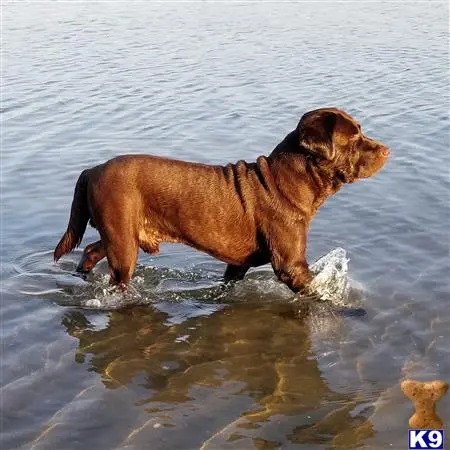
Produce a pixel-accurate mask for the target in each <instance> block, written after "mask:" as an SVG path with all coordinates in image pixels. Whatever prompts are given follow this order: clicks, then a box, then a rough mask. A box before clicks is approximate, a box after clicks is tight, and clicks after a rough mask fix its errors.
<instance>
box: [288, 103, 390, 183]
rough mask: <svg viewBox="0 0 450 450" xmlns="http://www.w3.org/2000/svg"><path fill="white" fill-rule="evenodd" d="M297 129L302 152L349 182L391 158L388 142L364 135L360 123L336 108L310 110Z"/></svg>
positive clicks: (363, 176)
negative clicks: (381, 141) (329, 167)
mask: <svg viewBox="0 0 450 450" xmlns="http://www.w3.org/2000/svg"><path fill="white" fill-rule="evenodd" d="M296 131H297V136H298V145H299V146H300V151H301V152H302V153H303V154H306V155H310V156H312V157H314V158H316V159H317V160H318V161H319V164H323V165H326V166H331V167H332V168H333V169H335V170H336V171H337V172H338V173H339V175H340V176H341V177H342V178H343V180H344V181H345V182H347V183H352V182H354V181H356V180H358V179H359V178H368V177H370V176H372V175H374V174H375V173H376V172H378V171H379V170H380V169H381V168H382V167H383V165H384V163H385V162H386V160H387V158H388V157H389V153H390V152H389V149H388V148H387V147H386V146H385V145H383V144H381V143H380V142H377V141H375V140H373V139H370V138H368V137H367V136H365V135H364V134H363V133H362V131H361V126H360V125H359V123H358V122H357V121H356V120H355V119H353V117H351V116H350V115H349V114H347V113H345V112H344V111H341V110H339V109H337V108H321V109H317V110H314V111H310V112H307V113H306V114H305V115H304V116H303V117H302V118H301V119H300V122H299V124H298V127H297V130H296Z"/></svg>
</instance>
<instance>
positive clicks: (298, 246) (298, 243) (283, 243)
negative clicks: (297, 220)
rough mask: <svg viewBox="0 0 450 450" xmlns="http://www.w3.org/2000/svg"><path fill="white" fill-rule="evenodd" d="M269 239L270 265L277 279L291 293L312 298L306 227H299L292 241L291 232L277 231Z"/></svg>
mask: <svg viewBox="0 0 450 450" xmlns="http://www.w3.org/2000/svg"><path fill="white" fill-rule="evenodd" d="M273 236H274V237H275V238H273V237H272V239H271V252H272V257H271V263H272V267H273V270H274V272H275V274H276V276H277V277H278V279H279V280H280V281H281V282H283V283H284V284H286V285H287V286H288V287H289V288H290V289H291V290H292V291H293V292H295V293H296V294H300V295H302V296H303V295H307V296H314V297H316V296H317V294H316V293H315V292H314V290H313V289H311V287H310V285H311V281H312V279H313V277H312V274H311V272H310V270H309V266H308V263H307V262H306V236H307V233H306V227H305V228H302V227H299V229H298V230H297V234H296V236H295V238H294V239H292V231H291V230H286V229H278V230H276V232H275V233H274V234H273Z"/></svg>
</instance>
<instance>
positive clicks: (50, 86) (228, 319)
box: [0, 2, 450, 450]
mask: <svg viewBox="0 0 450 450" xmlns="http://www.w3.org/2000/svg"><path fill="white" fill-rule="evenodd" d="M2 11H3V44H4V47H3V105H2V106H3V110H2V125H3V134H2V167H1V169H2V171H1V175H2V177H1V178H2V236H1V238H2V253H1V256H2V280H3V281H2V291H1V293H2V308H1V320H2V328H1V333H2V356H1V362H2V388H1V400H2V413H1V418H2V430H1V442H0V447H1V448H2V449H52V450H53V449H58V450H65V449H67V450H69V449H87V448H89V449H197V448H202V449H210V448H211V449H213V448H215V449H227V448H233V449H253V448H255V449H275V448H283V449H284V448H298V449H312V450H315V449H330V448H336V449H338V448H339V449H347V448H356V447H362V448H366V449H380V448H395V449H403V448H406V447H407V441H406V439H407V438H406V430H407V420H408V417H409V416H410V415H411V413H412V407H411V403H410V402H409V400H408V399H406V397H404V396H403V395H402V393H401V392H400V389H399V381H400V380H401V379H402V378H404V377H413V378H417V379H424V380H425V379H435V378H443V379H447V381H450V375H449V374H450V350H449V349H450V313H449V304H450V303H449V301H450V281H449V280H450V277H449V229H450V214H449V213H450V206H449V205H450V198H449V195H450V194H449V193H450V190H449V188H450V186H449V184H450V183H449V175H450V174H449V167H450V157H449V69H448V67H449V57H448V38H449V36H448V5H447V3H446V2H441V3H439V2H435V3H426V2H414V3H413V2H408V3H406V2H405V3H398V2H396V3H388V2H386V3H381V2H379V3H374V2H371V3H364V2H358V3H356V2H346V3H337V2H336V3H331V2H327V3H286V4H278V3H258V4H255V3H252V4H237V3H223V2H220V3H207V2H203V3H167V4H166V3H153V4H147V3H144V2H134V3H132V2H108V3H106V2H80V3H78V2H76V3H75V2H61V3H55V2H28V3H21V2H12V3H10V2H6V3H4V4H3V6H2ZM331 105H334V106H338V107H341V108H343V109H345V110H347V111H349V112H350V113H351V114H353V115H354V116H355V117H356V118H357V119H358V120H359V121H360V122H361V123H362V126H363V129H364V130H365V131H366V132H367V134H368V135H369V136H373V137H375V138H377V139H379V140H381V141H383V142H385V143H386V144H387V145H388V146H389V147H390V148H391V150H392V157H391V159H390V161H389V163H388V164H387V165H386V167H385V169H384V170H383V171H382V172H381V173H380V174H379V175H378V176H377V177H375V178H373V179H370V180H366V181H363V182H360V183H356V184H353V185H351V186H347V187H345V188H344V189H343V190H342V191H341V192H339V193H338V194H337V196H336V197H334V198H332V199H330V200H329V201H328V202H327V203H326V204H325V205H324V207H323V208H322V209H321V210H320V212H319V214H318V216H317V217H316V219H315V220H314V222H313V223H312V225H311V233H310V241H309V249H308V253H309V259H310V261H314V260H316V259H317V258H318V257H319V256H321V255H323V254H325V253H327V252H329V251H330V250H332V249H333V248H336V247H343V248H344V249H346V251H347V256H348V257H349V258H350V262H349V276H350V278H351V280H352V283H353V285H354V286H355V287H356V286H357V287H358V291H359V292H360V294H359V297H360V298H359V302H360V305H359V308H358V311H359V312H360V313H358V314H354V311H353V313H352V310H345V309H344V310H342V309H341V310H336V309H335V308H333V309H332V308H328V307H325V306H318V305H316V306H313V307H312V308H311V310H310V311H309V313H308V314H299V311H298V304H296V303H295V302H292V299H293V297H292V295H291V294H290V292H289V291H288V290H287V289H286V288H285V287H284V286H281V285H280V284H279V283H278V282H277V281H276V280H275V279H274V276H273V274H272V272H271V270H270V268H268V267H267V268H266V267H263V268H261V269H259V270H255V271H253V272H251V273H249V275H248V276H247V278H246V279H245V280H244V281H242V282H240V283H238V284H237V285H236V286H234V287H233V288H232V289H228V290H223V289H222V288H221V285H220V277H221V274H222V272H223V270H224V264H223V263H221V262H219V261H216V260H214V259H212V258H210V257H208V256H206V255H204V254H201V253H198V252H195V251H193V250H191V249H188V248H186V247H183V246H176V245H165V246H163V249H162V250H163V251H162V252H161V255H160V256H156V257H152V258H150V257H148V256H144V255H141V258H140V265H139V267H138V269H137V271H136V274H135V277H134V279H133V283H132V289H131V292H130V293H129V294H128V297H126V298H124V297H121V296H118V295H117V294H111V293H110V292H108V290H107V277H106V274H107V267H106V265H105V264H104V263H101V264H100V265H99V267H98V269H97V270H96V271H95V272H94V273H93V274H92V275H91V276H90V277H89V279H88V280H87V281H83V280H82V279H80V278H77V277H74V276H73V275H72V272H73V270H74V268H75V266H76V263H77V261H78V258H79V257H80V254H81V250H77V251H76V252H74V253H72V254H70V255H68V256H67V257H65V258H63V259H62V260H61V262H60V263H58V264H57V265H55V264H53V262H52V258H51V256H52V250H53V249H54V247H55V244H56V243H57V241H58V240H59V237H60V235H61V233H62V232H63V230H64V229H65V226H66V223H67V218H68V212H69V208H70V203H71V200H72V193H73V188H74V184H75V181H76V178H77V177H78V174H79V172H80V171H81V170H82V169H84V168H86V167H89V166H91V165H93V164H96V163H100V162H103V161H104V160H105V159H107V158H110V157H113V156H115V155H118V154H121V153H125V152H132V153H153V154H160V155H166V156H172V157H177V158H183V159H187V160H191V161H200V162H206V163H226V162H232V161H236V160H238V159H246V160H249V161H251V160H254V159H255V158H256V157H257V156H258V155H260V154H267V153H269V152H270V151H271V150H272V149H273V148H274V146H275V145H276V144H277V143H278V142H279V141H280V140H281V139H282V138H283V137H284V136H285V135H286V134H287V133H288V132H289V131H291V130H292V129H293V128H294V127H295V126H296V124H297V122H298V120H299V118H300V116H301V115H302V114H303V113H304V112H306V111H308V110H310V109H312V108H316V107H320V106H331ZM94 240H96V233H95V231H94V230H92V229H90V230H89V231H88V233H87V234H86V235H85V240H84V242H83V245H82V247H83V246H84V245H85V244H86V243H88V242H92V241H94ZM80 305H83V307H81V306H80ZM123 305H130V306H129V307H128V308H123V307H122V308H119V309H113V308H115V307H117V306H123ZM99 306H100V307H101V308H103V309H98V307H99ZM361 311H362V312H363V313H361ZM438 410H439V413H440V415H441V416H442V418H443V419H444V421H446V422H447V423H450V395H447V398H444V399H443V400H442V401H441V402H440V403H439V407H438Z"/></svg>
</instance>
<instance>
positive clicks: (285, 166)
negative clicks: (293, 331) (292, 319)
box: [54, 108, 389, 294]
mask: <svg viewBox="0 0 450 450" xmlns="http://www.w3.org/2000/svg"><path fill="white" fill-rule="evenodd" d="M388 156H389V150H388V149H387V147H385V146H384V145H383V144H381V143H379V142H377V141H374V140H372V139H370V138H368V137H367V136H365V135H364V134H363V133H362V131H361V127H360V125H359V124H358V122H356V120H355V119H353V118H352V117H351V116H350V115H348V114H347V113H345V112H344V111H342V110H339V109H337V108H322V109H317V110H314V111H310V112H308V113H306V114H305V115H304V116H303V117H302V118H301V120H300V122H299V124H298V126H297V128H296V129H295V130H294V131H292V132H291V133H289V134H288V135H287V136H286V137H285V139H284V140H283V141H282V142H281V143H280V144H278V145H277V147H276V148H275V149H274V150H273V152H272V153H271V154H270V155H269V156H267V157H265V156H260V157H258V158H257V160H256V162H253V163H247V162H245V161H238V162H237V163H236V164H228V165H226V166H218V165H205V164H197V163H191V162H184V161H178V160H173V159H167V158H162V157H157V156H150V155H124V156H119V157H117V158H114V159H112V160H110V161H107V162H105V163H104V164H101V165H98V166H96V167H93V168H91V169H87V170H84V171H83V172H82V173H81V175H80V177H79V178H78V182H77V184H76V187H75V193H74V198H73V202H72V209H71V212H70V220H69V224H68V227H67V231H66V232H65V233H64V235H63V237H62V238H61V240H60V242H59V244H58V245H57V247H56V249H55V252H54V259H55V261H58V259H59V258H61V256H63V255H65V254H66V253H68V252H70V251H72V250H73V249H74V248H75V247H77V246H78V245H79V244H80V243H81V240H82V238H83V234H84V232H85V230H86V226H87V223H88V221H89V222H90V224H91V225H92V226H93V227H95V228H96V229H97V230H98V231H99V233H100V237H101V239H100V240H99V241H97V242H95V243H93V244H90V245H88V246H87V247H86V249H85V250H84V254H83V256H82V258H81V261H80V264H79V266H78V268H77V270H78V271H79V272H88V271H90V270H91V269H92V268H93V267H94V266H95V264H96V263H97V262H98V261H100V260H101V259H102V258H104V257H105V256H106V257H107V259H108V264H109V269H110V281H111V283H112V284H115V285H120V286H121V287H122V288H123V287H125V286H126V285H127V284H128V282H129V281H130V279H131V277H132V275H133V271H134V268H135V266H136V262H137V258H138V253H139V248H141V249H142V250H144V251H145V252H147V253H150V254H155V253H157V252H158V251H159V244H160V242H179V243H183V244H187V245H189V246H191V247H194V248H196V249H198V250H201V251H204V252H206V253H208V254H210V255H211V256H214V257H215V258H218V259H220V260H221V261H224V262H226V263H227V264H228V266H227V268H226V270H225V276H224V277H225V280H226V281H230V280H240V279H242V278H243V277H244V275H245V273H246V272H247V270H248V269H249V268H250V267H257V266H260V265H263V264H267V263H269V262H270V263H271V264H272V267H273V269H274V271H275V273H276V275H277V276H278V279H279V280H281V281H282V282H284V283H285V284H286V285H287V286H289V288H291V289H292V290H293V291H294V292H299V293H301V294H306V293H309V292H308V285H309V283H310V282H311V280H312V277H311V274H310V271H309V268H308V263H307V262H306V257H305V250H306V242H307V233H308V227H309V223H310V221H311V219H312V218H313V217H314V215H315V214H316V211H317V209H318V208H319V207H320V206H321V205H322V203H323V202H324V201H325V199H326V198H327V197H330V196H331V195H333V194H334V193H335V192H337V191H338V190H339V189H340V188H341V187H342V186H343V185H344V184H345V183H353V182H354V181H356V180H358V179H360V178H367V177H370V176H372V175H373V174H375V173H376V172H378V171H379V170H380V169H381V167H382V166H383V165H384V163H385V162H386V160H387V158H388Z"/></svg>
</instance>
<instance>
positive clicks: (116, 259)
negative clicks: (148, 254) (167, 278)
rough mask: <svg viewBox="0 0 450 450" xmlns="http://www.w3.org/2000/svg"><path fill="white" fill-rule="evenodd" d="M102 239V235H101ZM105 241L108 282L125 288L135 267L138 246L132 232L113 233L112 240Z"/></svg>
mask: <svg viewBox="0 0 450 450" xmlns="http://www.w3.org/2000/svg"><path fill="white" fill-rule="evenodd" d="M102 240H103V236H102ZM106 242H108V243H107V244H106V257H107V258H108V265H109V273H110V283H111V284H112V285H119V286H120V287H121V288H125V287H126V285H127V284H128V283H129V281H130V279H131V277H132V276H133V272H134V269H135V267H136V263H137V259H138V254H139V246H138V243H137V241H136V239H134V237H133V234H132V233H128V234H127V235H125V236H124V235H123V234H121V235H114V240H112V239H108V240H107V241H106Z"/></svg>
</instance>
